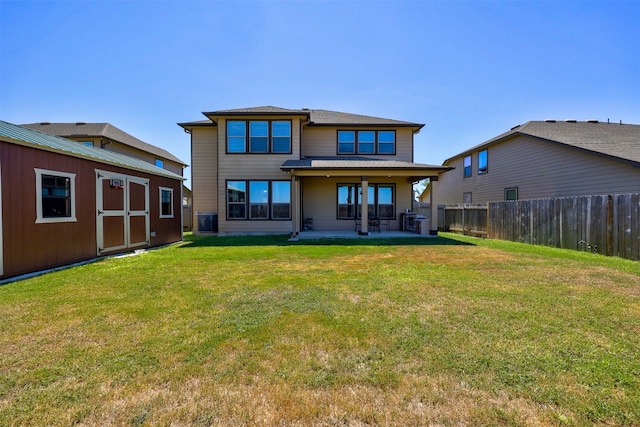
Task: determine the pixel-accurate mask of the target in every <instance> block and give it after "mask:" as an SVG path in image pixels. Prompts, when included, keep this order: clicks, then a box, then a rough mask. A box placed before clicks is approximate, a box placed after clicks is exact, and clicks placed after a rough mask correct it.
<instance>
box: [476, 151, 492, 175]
mask: <svg viewBox="0 0 640 427" xmlns="http://www.w3.org/2000/svg"><path fill="white" fill-rule="evenodd" d="M487 172H489V158H488V153H487V150H482V151H480V152H479V153H478V175H482V174H485V173H487Z"/></svg>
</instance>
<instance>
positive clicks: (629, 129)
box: [444, 120, 640, 165]
mask: <svg viewBox="0 0 640 427" xmlns="http://www.w3.org/2000/svg"><path fill="white" fill-rule="evenodd" d="M515 135H527V136H532V137H535V138H539V139H542V140H545V141H549V142H553V143H557V144H562V145H566V146H570V147H573V148H576V149H579V150H583V151H587V152H591V153H594V154H598V155H604V156H607V157H611V158H615V159H618V160H623V161H627V162H631V163H634V164H638V165H640V125H631V124H618V123H602V122H596V121H593V120H592V121H586V122H578V121H575V120H568V121H562V122H560V121H555V120H545V121H530V122H527V123H525V124H523V125H518V126H514V127H513V128H511V130H509V131H507V132H505V133H503V134H501V135H498V136H496V137H495V138H492V139H490V140H488V141H485V142H483V143H482V144H479V145H476V146H475V147H472V148H469V149H468V150H465V151H463V152H462V153H460V154H457V155H455V156H453V157H451V158H449V159H447V160H445V162H444V164H447V163H448V162H449V161H451V160H452V159H454V158H458V157H461V156H465V155H468V154H470V153H472V152H474V151H477V150H479V149H482V148H484V147H487V146H490V145H492V144H495V143H498V142H502V141H504V140H506V139H508V138H511V137H513V136H515Z"/></svg>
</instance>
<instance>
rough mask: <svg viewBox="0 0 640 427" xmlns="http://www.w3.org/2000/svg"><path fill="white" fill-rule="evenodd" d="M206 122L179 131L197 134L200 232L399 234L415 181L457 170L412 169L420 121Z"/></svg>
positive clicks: (276, 117)
mask: <svg viewBox="0 0 640 427" xmlns="http://www.w3.org/2000/svg"><path fill="white" fill-rule="evenodd" d="M203 114H204V115H205V116H206V117H207V120H202V121H197V122H189V123H180V124H179V125H180V126H182V127H183V128H184V129H185V130H186V131H187V132H188V133H190V134H191V146H192V156H193V158H192V184H193V205H194V212H195V215H196V218H194V224H196V227H194V231H195V232H196V233H197V234H205V233H216V232H217V233H219V234H245V233H279V234H289V233H291V234H292V235H294V236H295V235H297V234H298V233H301V232H304V231H305V230H309V229H310V228H313V229H314V230H354V232H356V231H358V232H360V233H362V234H366V233H368V231H369V224H374V225H375V224H377V222H376V221H378V222H383V223H384V224H387V223H388V224H389V227H394V228H400V216H401V215H400V213H401V212H405V211H406V210H409V209H411V206H412V196H413V191H412V186H413V183H414V182H416V181H419V180H420V179H424V178H427V177H428V178H431V179H432V180H433V181H437V179H438V177H439V176H440V174H442V173H443V172H445V171H447V170H449V169H450V168H449V167H447V166H433V165H424V164H416V163H413V135H414V134H416V133H417V132H419V131H420V129H421V128H422V127H423V126H424V125H422V124H418V123H410V122H404V121H399V120H392V119H383V118H377V117H371V116H363V115H357V114H350V113H341V112H335V111H328V110H310V109H300V110H291V109H285V108H279V107H271V106H267V107H253V108H244V109H235V110H221V111H213V112H205V113H203ZM363 205H364V206H368V209H363V208H362V206H363ZM198 215H200V216H203V215H208V216H210V217H211V220H212V221H214V222H215V225H214V226H209V225H210V224H209V223H208V222H207V221H199V220H198V218H197V216H198ZM356 221H357V222H356ZM372 221H373V222H372ZM199 222H200V224H201V225H202V227H198V226H197V225H198V223H199ZM356 223H358V224H359V227H358V228H357V229H356ZM431 231H432V232H433V233H435V230H431Z"/></svg>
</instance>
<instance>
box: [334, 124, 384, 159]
mask: <svg viewBox="0 0 640 427" xmlns="http://www.w3.org/2000/svg"><path fill="white" fill-rule="evenodd" d="M395 153H396V132H395V131H393V130H378V131H375V130H339V131H338V154H395Z"/></svg>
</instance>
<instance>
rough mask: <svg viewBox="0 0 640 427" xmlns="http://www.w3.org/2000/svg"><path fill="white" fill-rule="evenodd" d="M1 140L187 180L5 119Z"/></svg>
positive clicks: (122, 155)
mask: <svg viewBox="0 0 640 427" xmlns="http://www.w3.org/2000/svg"><path fill="white" fill-rule="evenodd" d="M0 140H1V141H6V142H8V143H11V144H17V145H22V146H26V147H31V148H36V149H39V150H44V151H49V152H54V153H59V154H64V155H67V156H72V157H78V158H82V159H86V160H91V161H94V162H99V163H104V164H109V165H112V166H119V167H124V168H127V169H133V170H137V171H140V172H146V173H150V174H153V175H160V176H165V177H169V178H173V179H179V180H184V179H185V178H183V177H182V176H180V175H178V174H175V173H173V172H169V171H168V170H166V169H162V168H159V167H157V166H155V165H152V164H151V163H148V162H145V161H144V160H141V159H138V158H135V157H130V156H127V155H124V154H120V153H116V152H113V151H107V150H103V149H102V148H98V147H89V146H86V145H83V144H78V143H77V142H76V141H72V140H70V139H66V138H62V137H59V136H56V135H51V134H49V133H44V132H39V131H36V130H32V129H28V128H25V127H22V126H18V125H14V124H12V123H9V122H5V121H2V120H0Z"/></svg>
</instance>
